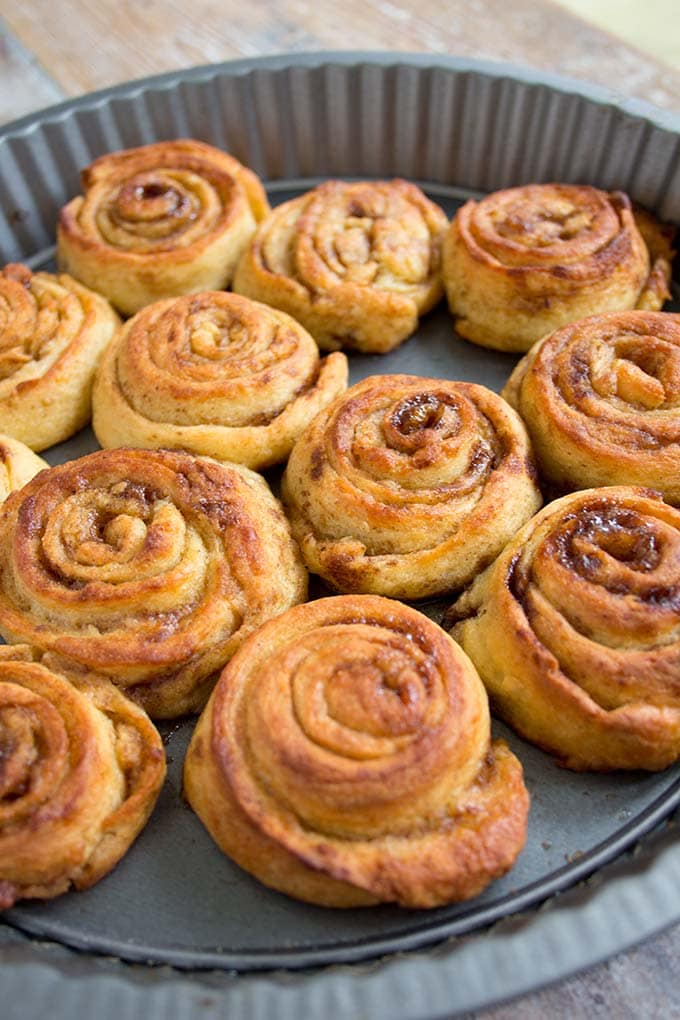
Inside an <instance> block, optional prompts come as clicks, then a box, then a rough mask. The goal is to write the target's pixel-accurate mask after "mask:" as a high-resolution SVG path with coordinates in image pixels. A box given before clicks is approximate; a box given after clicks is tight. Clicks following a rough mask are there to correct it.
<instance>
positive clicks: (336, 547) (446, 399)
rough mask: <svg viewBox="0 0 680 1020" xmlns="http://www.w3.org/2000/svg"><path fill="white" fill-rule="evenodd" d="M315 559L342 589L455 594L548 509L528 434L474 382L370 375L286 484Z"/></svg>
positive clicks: (323, 420) (297, 461)
mask: <svg viewBox="0 0 680 1020" xmlns="http://www.w3.org/2000/svg"><path fill="white" fill-rule="evenodd" d="M282 491H283V499H284V502H285V503H286V505H287V509H288V511H289V516H290V520H291V524H292V527H293V534H294V535H295V537H296V539H297V541H298V542H299V543H300V546H301V549H302V554H303V557H304V559H305V562H306V563H307V566H308V567H309V569H310V570H312V571H313V572H314V573H317V574H320V575H321V576H322V577H323V578H324V579H325V580H326V581H328V582H329V584H331V585H332V586H333V587H334V588H336V589H337V590H339V591H348V592H352V591H363V592H374V593H377V594H380V595H392V596H395V597H397V598H422V597H424V596H428V595H437V594H442V593H444V592H448V591H453V590H454V589H456V588H459V587H461V586H462V585H464V584H466V583H467V582H468V581H470V580H471V579H472V578H473V577H474V575H475V574H476V573H477V572H478V571H479V570H481V569H482V568H483V567H485V566H486V565H487V564H488V563H489V562H490V561H491V560H492V559H493V558H494V557H495V556H497V555H498V553H499V552H500V550H501V549H502V548H503V546H504V545H505V543H506V542H507V541H508V539H509V538H510V537H511V536H512V535H513V534H514V533H515V531H517V529H518V528H519V527H520V526H521V525H522V524H523V523H524V522H525V521H526V520H527V519H528V518H529V517H530V516H531V515H532V513H534V511H535V510H536V509H537V508H538V507H539V506H540V496H539V494H538V489H537V488H536V484H535V481H534V468H533V462H532V458H531V451H530V447H529V441H528V437H527V434H526V430H525V429H524V426H523V425H522V422H521V420H520V418H519V417H518V415H516V414H515V412H514V411H513V410H512V409H511V408H510V407H508V405H507V404H506V402H505V401H504V400H501V398H500V397H499V396H497V395H496V394H495V393H492V392H491V391H490V390H487V389H486V388H485V387H484V386H477V385H475V384H473V383H461V382H448V381H446V380H443V379H421V378H418V377H417V376H408V375H384V376H372V377H370V378H368V379H365V380H364V381H363V382H360V383H358V384H357V385H356V386H353V387H351V388H350V389H349V390H348V391H347V393H346V394H345V395H344V396H342V397H340V398H339V399H338V400H336V401H335V403H334V404H332V405H331V406H330V407H329V408H327V409H326V410H325V411H322V412H321V413H320V414H319V415H318V416H317V417H316V418H315V419H314V421H313V422H312V424H311V425H310V427H309V428H308V429H307V430H306V431H305V432H304V433H303V435H302V436H301V438H300V439H299V440H298V442H297V443H296V444H295V446H294V447H293V451H292V453H291V456H290V459H289V461H288V467H287V469H286V473H285V475H284V479H283V490H282Z"/></svg>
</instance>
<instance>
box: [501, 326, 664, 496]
mask: <svg viewBox="0 0 680 1020" xmlns="http://www.w3.org/2000/svg"><path fill="white" fill-rule="evenodd" d="M502 395H503V396H504V397H505V399H506V400H508V401H509V402H510V404H512V406H513V407H514V408H515V409H516V410H517V411H519V413H520V415H521V416H522V418H523V419H524V422H525V424H526V426H527V429H528V430H529V435H530V436H531V441H532V444H533V447H534V450H535V452H536V458H537V460H538V465H539V469H540V472H541V474H542V475H543V477H544V478H545V479H546V480H547V481H549V482H550V483H551V484H552V485H554V486H556V487H557V488H558V489H561V490H562V491H565V490H569V489H583V488H588V487H590V486H597V485H617V484H621V485H623V484H631V485H648V486H651V487H652V488H654V489H658V490H659V491H660V492H661V493H663V495H664V496H665V498H666V499H667V500H669V501H670V502H671V503H676V504H677V503H680V315H672V314H670V313H668V312H643V311H633V312H618V313H616V312H610V313H609V314H607V315H593V316H591V317H589V318H587V319H581V320H580V321H579V322H575V323H572V324H571V325H569V326H564V327H563V328H562V329H559V330H557V331H556V332H555V333H552V334H550V335H549V336H547V337H545V338H544V339H543V340H542V341H540V342H539V343H538V344H536V345H535V346H534V347H533V348H532V350H531V351H530V352H529V354H527V355H526V356H525V357H524V358H523V359H522V361H520V363H519V365H518V366H517V368H516V369H515V371H514V372H513V373H512V375H511V377H510V379H509V380H508V383H507V385H506V387H505V389H504V390H503V394H502Z"/></svg>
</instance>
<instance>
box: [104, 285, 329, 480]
mask: <svg viewBox="0 0 680 1020" xmlns="http://www.w3.org/2000/svg"><path fill="white" fill-rule="evenodd" d="M346 386H347V359H346V357H345V355H344V354H340V353H335V354H331V355H329V357H328V358H325V359H323V360H320V358H319V351H318V348H317V346H316V344H315V342H314V340H313V339H312V337H311V336H310V335H309V333H307V331H306V330H304V329H303V328H302V326H300V325H299V324H298V323H297V322H295V321H294V320H293V319H291V318H290V316H288V315H286V314H285V313H284V312H280V311H277V310H276V309H273V308H268V307H266V306H265V305H261V304H259V303H258V302H255V301H249V300H248V298H243V297H239V296H238V295H236V294H226V293H224V292H217V291H208V292H204V293H201V294H195V295H188V296H185V297H181V298H173V299H169V300H168V301H164V302H158V303H156V304H153V305H150V306H148V307H147V308H145V309H143V310H142V311H141V312H138V313H137V315H135V316H134V318H132V319H130V320H129V321H128V322H127V323H126V324H125V326H123V328H122V329H121V330H120V332H119V333H118V335H117V337H116V339H115V341H114V342H113V343H112V344H111V345H110V346H109V348H108V350H107V351H106V354H105V355H104V357H103V359H102V362H101V365H100V368H99V371H98V373H97V378H96V383H95V389H94V395H93V405H94V407H93V428H94V431H95V434H96V436H97V438H98V440H99V442H100V443H101V444H102V446H126V445H133V446H141V447H149V448H152V449H153V448H158V447H175V448H177V447H179V448H183V449H186V450H189V451H191V452H192V453H197V454H205V455H207V456H211V457H215V458H216V459H218V460H229V461H235V462H237V463H240V464H245V465H246V466H248V467H251V468H256V469H257V468H264V467H269V466H271V465H272V464H276V463H277V462H279V461H281V460H285V458H286V457H287V456H288V454H289V453H290V450H291V448H292V446H293V443H294V442H295V440H296V439H297V438H298V436H299V435H300V433H301V432H302V431H303V429H304V428H305V426H306V425H308V424H309V423H310V422H311V420H312V419H313V418H314V416H315V415H316V414H317V412H318V411H320V410H321V409H322V408H323V407H325V406H326V405H327V404H329V403H330V402H331V401H332V400H333V399H334V398H335V397H337V396H339V394H340V393H342V392H343V390H344V389H345V388H346Z"/></svg>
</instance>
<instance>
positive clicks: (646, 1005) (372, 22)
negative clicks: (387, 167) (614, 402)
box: [0, 0, 680, 1020]
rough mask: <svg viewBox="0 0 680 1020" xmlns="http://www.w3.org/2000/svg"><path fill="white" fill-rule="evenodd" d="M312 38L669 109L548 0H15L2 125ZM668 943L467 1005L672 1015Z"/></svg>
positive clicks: (581, 1015)
mask: <svg viewBox="0 0 680 1020" xmlns="http://www.w3.org/2000/svg"><path fill="white" fill-rule="evenodd" d="M611 27H612V30H613V31H614V32H615V31H616V25H615V24H612V26H611ZM316 49H364V50H371V49H380V50H384V49H391V50H399V51H402V52H403V51H412V52H430V53H447V54H455V55H458V56H471V57H478V58H483V59H490V60H501V61H506V62H510V63H514V64H525V65H529V66H532V67H535V68H539V69H544V70H549V71H551V72H553V73H558V74H563V75H568V76H571V77H574V78H579V79H584V80H589V81H592V82H596V83H598V84H601V85H605V86H607V87H609V88H611V89H613V90H615V91H616V92H618V93H620V94H621V95H628V96H635V97H637V98H640V99H644V100H647V101H648V102H651V103H655V104H656V105H657V106H661V107H666V108H669V109H672V108H675V109H680V74H679V73H678V72H677V71H676V70H675V69H672V68H670V67H667V66H664V65H663V64H661V63H659V62H657V61H656V60H654V59H653V58H652V57H651V56H649V55H646V54H644V53H642V52H641V51H638V50H636V49H635V48H634V47H633V46H630V45H628V44H626V43H625V42H623V41H621V40H619V39H617V38H615V37H614V36H613V35H610V34H609V33H607V32H605V31H603V30H601V29H599V28H596V27H595V26H594V25H590V24H587V23H586V22H584V21H581V20H580V19H579V18H577V17H575V16H573V15H571V14H569V13H568V12H567V11H565V10H564V9H562V8H561V7H559V5H557V4H555V3H551V2H550V0H513V2H510V0H449V2H444V0H418V2H416V0H412V2H411V3H410V4H408V5H405V4H402V3H399V2H397V0H376V2H367V0H345V2H344V3H343V4H337V3H331V2H323V0H268V2H267V0H254V2H250V3H247V2H246V3H238V4H237V3H234V2H232V0H192V2H191V3H190V4H186V5H185V4H183V3H181V2H180V0H146V2H139V0H135V2H131V0H123V2H118V0H89V2H87V0H23V2H14V3H11V2H10V3H7V2H6V3H4V4H2V6H1V7H0V123H4V122H6V121H8V120H12V119H14V118H15V117H18V116H21V115H23V114H25V113H29V112H31V111H33V110H37V109H40V108H41V107H43V106H46V105H48V104H51V103H54V102H58V101H59V100H60V99H64V98H67V97H70V96H76V95H79V94H81V93H84V92H89V91H92V90H93V89H98V88H103V87H105V86H109V85H114V84H116V83H118V82H122V81H126V80H129V79H131V78H140V77H143V76H145V75H148V74H154V73H157V72H161V71H166V70H172V69H175V68H180V67H188V66H191V65H195V64H205V63H211V62H213V61H221V60H228V59H230V58H234V57H251V56H260V55H264V54H270V53H280V52H284V51H295V52H300V51H305V50H306V51H309V50H316ZM679 955H680V925H679V926H677V927H675V928H673V929H671V930H670V931H669V932H666V933H665V934H662V935H660V936H658V937H656V938H655V939H652V940H651V941H649V942H647V943H645V944H644V945H642V946H639V947H638V948H636V949H634V950H631V951H629V952H627V953H623V954H621V955H620V956H618V957H616V958H615V959H614V960H612V961H610V962H609V963H606V964H603V965H600V966H598V967H596V968H594V969H593V970H591V971H588V972H586V973H585V974H582V975H578V976H575V977H573V978H571V979H569V980H567V981H564V982H562V983H560V984H558V985H556V986H554V987H552V988H548V989H545V990H542V991H539V992H535V993H534V994H532V995H530V996H527V997H525V998H523V999H521V1000H520V1001H519V1002H514V1003H511V1004H508V1005H504V1006H498V1007H495V1008H492V1009H488V1010H484V1011H482V1012H480V1013H477V1014H474V1016H475V1017H476V1018H477V1020H482V1018H483V1020H516V1018H521V1020H550V1018H553V1017H556V1018H562V1017H564V1018H568V1020H600V1018H603V1020H604V1018H616V1020H669V1018H671V1020H672V1018H674V1017H680V1004H679V1000H680V996H679V995H678V990H679V987H680V981H679V979H678V976H677V975H678V965H677V962H676V961H677V959H678V956H679ZM454 1003H455V990H452V1007H453V1004H454ZM472 1016H473V1015H472V1014H469V1015H468V1020H472Z"/></svg>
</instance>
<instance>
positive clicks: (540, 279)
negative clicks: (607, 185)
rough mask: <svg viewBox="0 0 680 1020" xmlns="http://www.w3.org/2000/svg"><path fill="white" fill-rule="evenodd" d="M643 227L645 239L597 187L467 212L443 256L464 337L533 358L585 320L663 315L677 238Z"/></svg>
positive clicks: (629, 211) (526, 193)
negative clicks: (539, 345)
mask: <svg viewBox="0 0 680 1020" xmlns="http://www.w3.org/2000/svg"><path fill="white" fill-rule="evenodd" d="M639 222H640V226H641V228H642V230H641V229H640V228H639V227H638V225H637V222H636V214H635V213H634V211H633V208H632V205H631V202H630V199H629V198H628V196H627V195H625V194H624V193H623V192H620V191H616V192H612V193H611V194H609V193H607V192H605V191H601V190H599V189H597V188H593V187H590V186H589V185H573V184H528V185H524V186H521V187H516V188H508V189H506V190H504V191H497V192H493V193H492V194H491V195H487V196H486V198H483V199H482V200H481V201H479V202H475V201H472V200H471V201H469V202H466V204H465V205H464V206H462V208H460V209H459V210H458V212H457V213H456V215H455V217H454V219H453V222H452V224H451V227H450V229H449V231H448V233H447V235H446V238H445V241H444V251H443V277H444V286H445V288H446V293H447V297H448V302H449V307H450V309H451V312H452V313H453V315H454V316H455V318H456V323H455V327H456V331H457V332H458V333H459V334H460V335H461V336H462V337H464V338H465V339H466V340H470V341H472V343H476V344H480V345H481V346H482V347H491V348H494V349H495V350H502V351H528V350H529V348H530V347H531V346H532V344H534V343H535V342H536V341H537V340H540V339H541V337H543V336H545V334H546V333H550V332H552V331H554V330H555V329H558V328H559V327H560V326H563V325H565V324H566V323H568V322H574V321H575V320H577V319H581V318H583V317H584V316H587V315H591V314H594V313H599V312H609V311H626V310H629V309H632V308H642V309H647V310H658V309H660V308H661V306H662V305H663V302H664V300H665V299H666V298H668V297H669V296H670V294H669V290H668V285H669V282H670V260H671V258H672V255H673V252H672V248H671V246H670V235H669V233H668V231H664V230H663V229H662V227H661V225H659V224H656V223H655V221H654V220H653V217H651V216H650V215H649V214H648V213H644V214H643V213H641V214H640V218H639ZM643 233H644V237H643ZM647 242H648V243H649V245H650V248H648V243H647Z"/></svg>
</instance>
